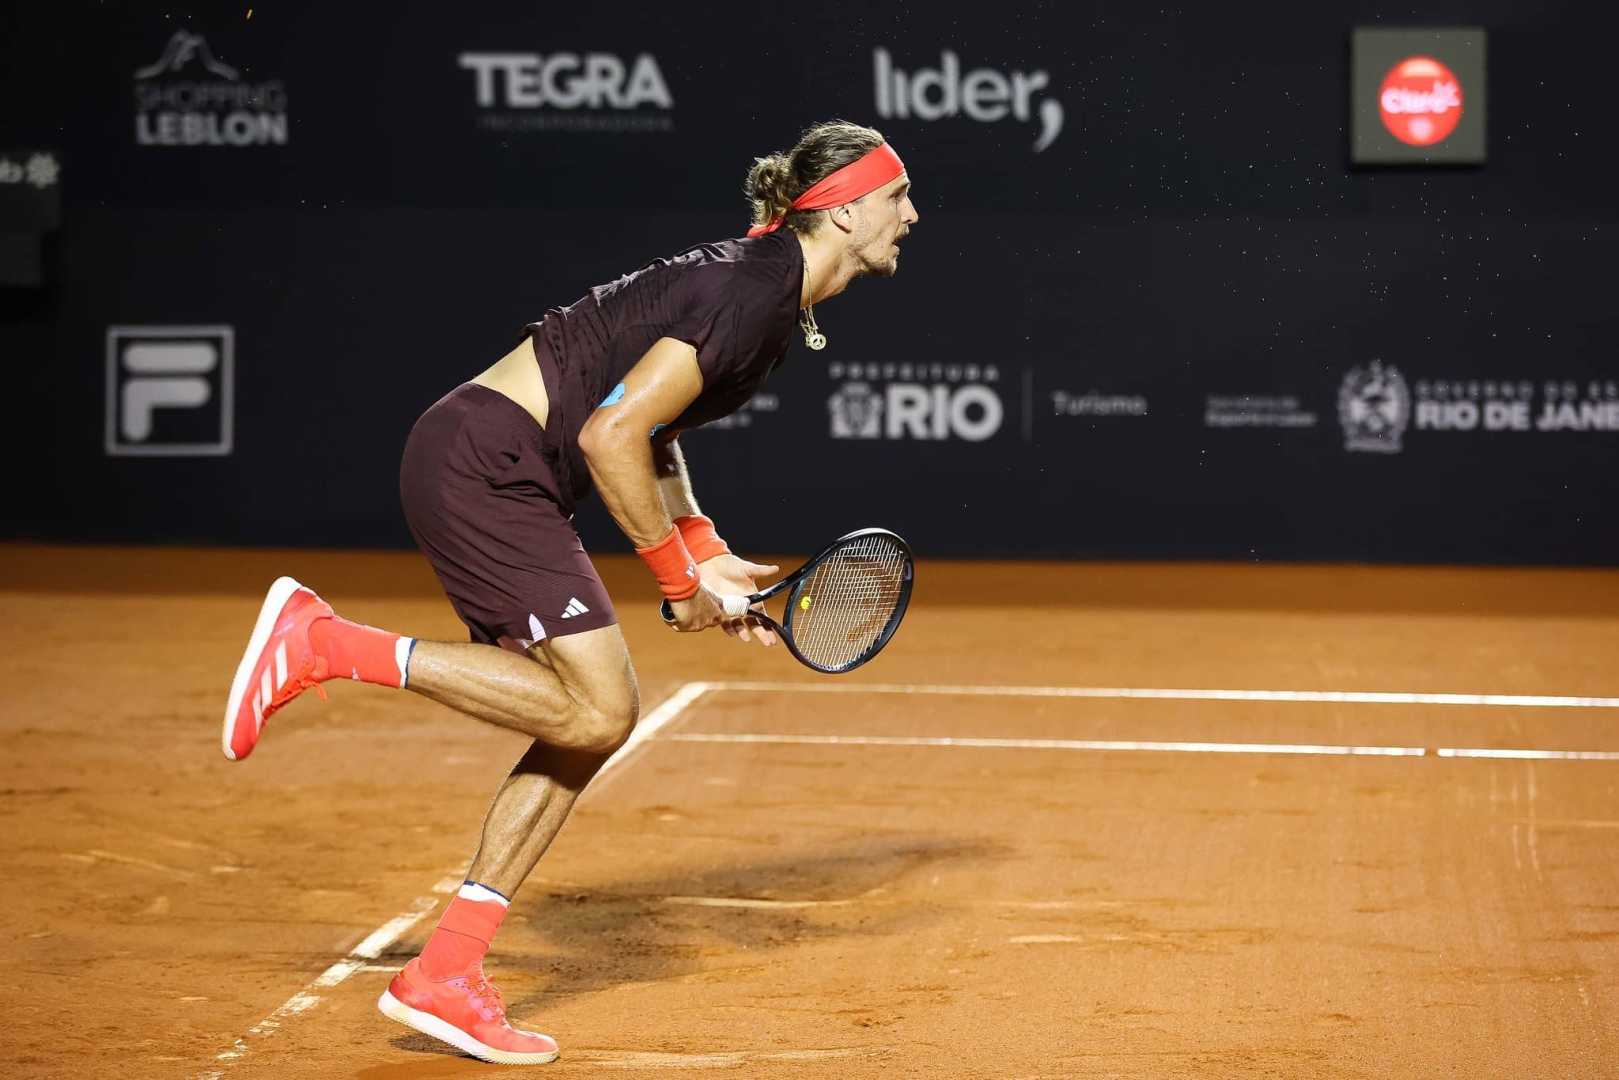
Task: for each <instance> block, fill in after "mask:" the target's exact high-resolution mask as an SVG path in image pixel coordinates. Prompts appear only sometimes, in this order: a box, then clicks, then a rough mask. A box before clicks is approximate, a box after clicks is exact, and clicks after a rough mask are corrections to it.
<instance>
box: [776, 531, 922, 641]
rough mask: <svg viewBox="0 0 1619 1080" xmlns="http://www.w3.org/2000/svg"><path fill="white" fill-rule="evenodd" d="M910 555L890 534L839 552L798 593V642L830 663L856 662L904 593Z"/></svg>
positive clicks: (881, 631) (795, 623)
mask: <svg viewBox="0 0 1619 1080" xmlns="http://www.w3.org/2000/svg"><path fill="white" fill-rule="evenodd" d="M908 565H909V558H908V555H907V553H906V552H905V550H904V549H903V548H902V547H901V546H900V545H898V544H896V543H895V542H894V541H893V540H892V539H891V538H889V537H886V536H866V537H861V538H859V539H858V540H854V541H852V542H851V543H850V544H849V545H848V546H847V547H845V548H843V549H842V550H840V551H838V552H836V553H834V554H833V555H832V556H831V557H830V558H828V559H827V560H826V561H825V562H823V563H822V564H821V565H820V566H818V567H816V568H815V570H814V571H813V572H812V573H811V574H810V576H809V578H808V579H807V580H806V582H805V583H804V585H802V586H801V587H800V588H799V590H798V593H797V595H798V596H799V597H800V599H799V601H798V604H799V610H798V611H796V612H795V613H794V619H793V642H794V644H796V645H797V646H798V649H799V651H800V652H802V653H803V654H804V656H805V658H806V659H808V660H810V661H811V662H812V663H815V664H817V665H819V666H822V667H826V668H833V669H836V668H840V667H844V666H847V665H849V664H852V663H854V662H855V661H856V660H859V659H860V658H862V657H863V656H865V655H866V654H867V653H868V652H869V651H870V650H871V649H872V648H874V647H875V646H876V645H877V644H878V643H879V642H880V641H881V640H882V637H883V634H884V632H885V631H886V630H887V629H888V626H889V623H890V621H891V620H892V619H893V617H894V615H895V612H896V611H897V609H898V607H899V604H900V601H901V599H902V598H903V596H904V594H905V589H904V584H905V580H906V569H907V567H908Z"/></svg>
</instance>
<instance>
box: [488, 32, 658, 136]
mask: <svg viewBox="0 0 1619 1080" xmlns="http://www.w3.org/2000/svg"><path fill="white" fill-rule="evenodd" d="M456 62H457V64H458V65H459V66H460V67H461V68H463V69H465V70H466V71H468V72H470V92H471V97H472V99H473V101H475V102H476V104H477V106H478V127H479V128H480V129H482V130H484V131H494V132H501V133H513V132H548V131H611V132H659V131H673V130H674V126H675V125H674V107H675V101H674V96H673V95H672V94H671V93H670V92H669V83H668V80H667V79H665V78H664V74H663V69H662V68H661V67H659V66H658V60H657V57H655V56H653V55H652V54H651V53H638V54H636V55H633V56H630V55H619V54H617V53H611V52H584V53H578V52H569V51H566V50H564V51H558V52H552V53H519V52H463V53H461V54H460V55H459V56H457V58H456Z"/></svg>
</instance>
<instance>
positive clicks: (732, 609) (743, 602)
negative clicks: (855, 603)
mask: <svg viewBox="0 0 1619 1080" xmlns="http://www.w3.org/2000/svg"><path fill="white" fill-rule="evenodd" d="M868 536H881V537H884V538H886V539H888V540H891V541H893V542H894V543H895V544H896V545H897V546H898V547H899V549H900V551H901V552H903V553H904V555H905V561H904V564H903V565H904V574H903V577H902V578H901V580H900V585H899V602H898V603H896V604H895V605H894V610H893V611H892V612H891V613H890V614H889V616H888V622H887V625H885V626H884V627H883V632H882V633H881V634H880V635H879V636H878V638H877V640H876V641H875V642H874V643H873V644H872V646H871V648H870V649H868V650H867V651H866V652H865V653H864V654H863V655H861V656H860V657H858V658H857V659H856V660H854V661H853V662H852V663H849V664H846V665H844V666H842V667H824V666H822V665H821V664H817V663H815V662H814V661H813V660H810V659H809V658H808V657H806V656H805V655H804V654H803V653H802V652H800V651H799V649H798V645H797V643H795V642H794V641H793V613H794V612H795V611H797V610H798V593H797V588H798V586H799V585H801V584H803V583H804V582H805V581H808V580H809V577H810V575H811V574H813V573H814V572H815V571H816V569H817V568H818V567H820V566H821V564H822V563H824V562H826V561H827V560H828V559H830V558H831V557H832V556H833V555H835V554H837V553H838V552H839V551H840V550H842V549H843V548H845V547H848V546H849V545H850V544H852V543H853V542H854V541H857V540H861V539H864V538H865V537H868ZM915 583H916V559H915V557H914V556H913V555H912V554H911V545H910V544H907V543H906V542H905V538H904V537H902V536H900V535H899V534H898V533H895V532H890V531H889V530H887V529H878V528H866V529H856V530H854V531H853V532H848V533H844V534H843V535H842V536H840V537H838V538H837V539H836V540H834V541H832V542H831V543H830V544H827V545H826V546H825V547H823V548H822V549H821V550H820V551H818V552H816V553H815V555H814V556H813V557H811V558H810V560H809V561H808V562H806V563H805V564H804V565H803V566H800V567H799V568H798V569H797V570H794V571H793V572H792V573H790V574H788V575H787V576H786V577H784V578H782V579H781V580H780V581H778V582H775V583H774V584H772V585H770V586H769V587H767V588H764V589H761V590H759V591H758V592H756V593H754V594H753V595H751V596H727V597H725V598H724V600H725V609H726V614H728V615H730V616H731V617H733V618H741V617H744V616H746V617H747V618H750V619H754V620H757V621H758V622H760V623H763V624H764V625H765V626H766V627H768V628H769V629H771V630H774V631H775V632H776V636H777V637H779V638H781V641H782V644H784V645H786V646H787V651H788V652H790V653H792V654H793V658H794V659H796V660H797V661H798V662H799V663H801V664H803V665H804V666H805V667H807V668H812V669H814V670H815V671H820V672H824V673H825V674H828V675H842V674H843V673H845V672H848V671H853V670H854V669H855V668H857V667H859V666H860V665H862V664H864V663H866V662H867V661H868V660H870V659H871V658H872V657H874V656H876V655H877V654H878V653H880V652H882V651H883V649H884V648H885V647H886V646H887V645H888V641H889V639H890V638H892V637H893V636H894V634H895V633H896V632H897V631H898V630H899V624H900V623H901V622H902V621H903V620H904V618H905V609H906V608H907V607H909V606H910V603H911V588H912V586H913V585H915ZM782 592H787V593H789V595H788V597H787V609H786V613H785V614H784V615H783V616H782V618H781V621H780V622H778V621H777V620H776V619H775V618H774V617H772V616H771V615H770V614H769V613H768V612H766V611H765V610H764V609H763V608H760V609H757V610H755V608H754V605H755V604H762V603H764V601H766V600H769V599H770V598H772V597H774V596H776V595H777V594H779V593H782ZM661 614H662V615H663V621H664V622H666V623H673V622H674V621H675V613H674V609H673V608H671V607H670V606H669V601H667V600H665V601H664V602H663V606H662V608H661Z"/></svg>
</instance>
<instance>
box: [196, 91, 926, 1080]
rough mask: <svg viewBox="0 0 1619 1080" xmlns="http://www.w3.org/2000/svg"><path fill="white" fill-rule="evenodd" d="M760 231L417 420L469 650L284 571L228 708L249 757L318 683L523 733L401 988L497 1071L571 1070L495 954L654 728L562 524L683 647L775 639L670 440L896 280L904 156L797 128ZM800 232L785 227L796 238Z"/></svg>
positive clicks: (417, 508)
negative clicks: (606, 524) (634, 579)
mask: <svg viewBox="0 0 1619 1080" xmlns="http://www.w3.org/2000/svg"><path fill="white" fill-rule="evenodd" d="M743 190H744V191H745V193H746V194H747V197H748V200H749V202H750V203H751V205H752V210H753V220H754V223H755V224H754V226H753V228H751V229H750V230H748V235H747V238H745V239H737V240H722V241H719V242H717V243H711V244H701V245H698V246H697V247H694V248H691V249H689V250H687V251H684V252H681V253H680V254H678V255H676V256H674V257H673V258H669V259H657V260H654V261H653V262H651V263H649V264H647V265H646V266H644V267H642V268H641V269H639V270H637V271H635V272H634V273H631V274H628V275H626V276H624V277H621V278H619V279H618V280H616V281H613V282H610V283H608V284H606V285H601V286H598V287H597V288H594V289H592V290H590V292H589V293H588V294H587V295H586V296H584V297H583V298H581V299H580V300H579V301H578V302H577V303H574V304H572V305H570V306H568V307H565V308H553V309H551V310H549V311H547V312H546V313H545V317H544V318H543V319H541V320H540V321H539V322H536V323H531V324H529V325H528V326H527V327H525V328H524V329H525V332H524V334H523V336H522V340H521V341H519V342H518V344H517V347H516V348H514V349H513V350H512V351H511V352H510V353H508V354H507V355H506V356H505V357H503V358H502V359H500V360H499V361H497V362H496V363H495V364H494V365H493V366H491V367H490V368H488V369H487V370H485V371H484V372H483V373H482V374H481V375H479V376H478V377H477V378H475V379H473V380H472V381H471V382H468V383H465V384H463V385H461V386H459V387H457V388H456V389H454V390H452V391H451V392H450V393H449V394H448V395H446V396H445V397H444V398H442V399H440V400H439V401H438V402H437V403H436V404H435V405H433V407H432V408H430V409H428V410H427V412H426V413H424V414H423V415H422V417H421V418H420V419H419V420H418V421H417V422H416V425H415V427H414V429H413V430H412V431H411V433H410V438H409V440H408V441H407V442H406V444H405V453H404V461H403V464H402V466H401V469H400V479H399V486H400V495H401V498H402V500H403V503H404V509H405V517H406V519H407V521H408V522H409V524H410V529H411V532H412V534H413V535H414V536H415V538H416V542H417V544H418V545H419V546H420V547H421V550H422V553H423V554H424V555H426V556H427V559H428V561H429V562H431V563H432V565H433V570H434V571H435V572H436V573H437V574H438V579H439V582H440V583H441V584H442V585H443V587H444V591H445V593H446V594H447V595H448V596H449V599H450V603H451V604H452V605H453V606H454V608H455V611H456V614H457V615H459V616H460V617H461V621H462V622H464V623H465V624H466V626H467V629H468V630H469V631H470V634H471V638H472V640H471V642H470V643H456V642H446V641H420V640H417V639H413V638H408V637H404V636H402V635H399V634H395V633H391V632H389V631H386V630H380V629H377V628H375V627H371V626H362V625H360V624H357V623H353V622H350V621H348V620H346V619H343V618H341V617H339V616H337V615H336V614H334V613H333V611H332V608H331V606H330V605H328V604H327V603H326V602H325V601H323V600H322V599H321V598H320V597H319V596H317V595H316V594H315V593H314V592H313V591H311V590H310V589H308V588H306V587H304V586H303V585H300V584H299V583H298V582H296V581H294V580H292V579H291V578H285V577H284V578H280V579H278V580H277V581H276V582H275V584H274V585H272V586H271V588H270V592H269V595H268V596H266V598H265V601H264V605H263V607H262V608H261V609H260V612H259V616H258V621H257V623H256V624H255V625H254V628H253V633H252V636H251V637H250V639H249V641H248V645H247V650H246V652H245V653H244V655H243V657H242V662H241V666H240V667H238V669H237V671H236V678H235V681H234V682H233V683H232V685H231V693H230V699H229V702H228V704H227V706H226V710H225V725H224V750H225V756H226V757H228V758H230V759H232V760H240V759H242V758H245V757H246V756H247V755H248V754H250V753H251V752H252V751H253V748H254V746H255V745H256V744H257V743H258V741H259V738H260V737H261V735H262V729H263V726H264V722H265V721H266V720H267V719H268V718H269V717H270V716H271V715H272V714H274V713H275V711H276V710H277V709H280V708H281V707H282V706H284V705H286V704H287V702H289V701H291V700H292V699H293V698H295V697H297V696H298V695H299V694H300V693H302V692H303V691H304V690H307V689H309V688H310V687H314V686H318V685H319V684H320V683H322V682H324V681H325V680H327V679H334V678H350V679H357V680H360V681H361V682H369V683H376V684H378V685H382V686H392V687H399V688H403V689H407V690H412V691H415V692H416V693H418V694H421V695H422V696H423V697H427V698H430V699H432V700H433V701H437V702H440V703H441V704H444V705H448V706H450V707H451V708H453V709H457V710H459V711H461V712H463V713H466V714H467V715H468V716H471V717H474V718H476V719H479V720H483V721H487V722H488V723H492V724H498V725H499V726H501V727H505V728H510V729H512V730H514V731H520V732H522V733H523V734H525V735H529V736H532V737H533V739H534V742H533V744H532V745H531V746H530V747H529V749H528V751H527V752H526V753H525V754H524V755H523V757H522V758H521V760H519V761H518V762H517V764H516V766H515V767H514V768H513V769H512V772H511V775H509V776H508V777H507V778H506V781H505V783H503V784H502V785H501V787H500V790H499V791H498V792H496V794H495V798H494V802H493V804H492V805H491V806H490V808H489V811H488V814H487V815H486V816H485V818H484V823H483V835H482V839H481V842H480V843H479V845H478V850H477V853H476V854H475V855H474V857H473V860H472V866H471V870H470V873H469V875H468V879H467V882H466V884H465V885H464V886H463V887H462V888H461V890H460V892H459V894H458V895H457V896H456V897H455V898H454V899H452V900H451V902H450V904H449V906H448V908H447V909H446V910H445V912H444V916H443V918H442V919H441V920H440V922H439V924H438V928H437V929H436V930H435V931H434V932H433V935H432V936H431V937H430V938H429V939H428V941H427V945H426V947H425V948H424V949H423V950H422V954H421V955H420V956H418V957H416V958H415V959H413V960H411V961H410V963H409V964H407V965H405V968H404V970H403V971H401V972H400V973H399V974H398V975H397V976H396V977H395V978H394V980H393V982H392V983H391V984H390V985H389V987H388V989H387V991H386V992H385V993H384V994H383V995H382V997H381V999H380V1000H379V1002H378V1007H379V1008H380V1009H381V1010H382V1011H383V1012H384V1013H385V1014H386V1015H387V1016H389V1017H391V1018H393V1019H395V1020H398V1021H401V1022H402V1023H405V1024H408V1025H409V1026H411V1027H413V1028H415V1029H417V1030H418V1031H422V1032H425V1033H426V1034H429V1035H432V1036H435V1037H436V1038H439V1039H442V1040H443V1041H445V1042H447V1043H450V1044H451V1045H453V1046H456V1047H458V1048H460V1049H461V1050H464V1051H465V1052H467V1053H469V1054H472V1055H473V1056H475V1057H479V1058H482V1059H484V1060H486V1061H494V1062H502V1063H508V1064H537V1063H540V1062H545V1061H550V1060H552V1059H553V1058H555V1057H556V1056H557V1044H556V1043H555V1042H554V1041H553V1040H552V1039H551V1038H549V1037H548V1036H545V1035H540V1034H536V1033H533V1032H528V1031H523V1030H520V1029H517V1028H513V1027H512V1026H511V1025H510V1024H509V1023H507V1021H506V1018H505V1009H504V1006H503V1004H502V1002H501V998H500V994H499V992H498V991H497V990H495V988H494V987H492V986H491V985H490V984H489V982H488V980H487V979H486V978H485V976H484V973H483V957H484V955H485V953H486V952H487V951H488V949H489V943H490V941H491V940H492V939H493V938H494V936H495V932H496V930H497V929H498V928H499V927H500V923H501V919H502V918H503V916H504V915H505V913H506V908H507V905H508V904H509V903H510V902H511V897H512V896H513V895H514V894H515V893H516V891H517V888H518V886H519V885H521V884H522V882H523V880H524V879H525V878H526V877H528V875H529V873H530V871H532V870H533V869H534V866H535V863H536V862H538V861H539V858H540V856H541V855H543V854H544V853H545V850H546V848H547V847H548V846H549V845H550V843H551V841H552V839H553V838H555V836H556V834H557V830H558V829H560V828H561V827H562V822H563V820H564V819H565V818H566V817H567V816H568V811H569V810H570V809H571V808H572V806H573V803H574V800H575V799H576V798H578V796H579V792H580V791H581V790H583V788H584V786H585V785H586V784H587V783H589V781H590V779H591V777H592V776H594V775H595V774H596V772H597V770H598V769H600V768H601V765H602V763H603V762H604V761H605V760H606V759H607V757H608V755H610V754H611V753H612V752H613V751H614V750H615V749H616V748H617V747H619V746H620V745H622V744H623V742H624V741H625V739H627V738H628V737H629V734H630V730H631V728H632V727H633V726H634V725H635V721H636V718H637V716H638V714H639V710H640V701H639V693H638V690H637V686H636V678H635V671H634V668H633V667H632V666H631V664H630V657H629V653H628V651H627V650H626V648H625V644H624V637H623V634H622V633H621V632H620V630H619V627H618V624H617V619H616V617H615V616H614V614H613V604H612V601H611V600H610V599H609V598H608V595H607V592H606V590H605V589H604V588H603V586H602V582H601V578H600V577H599V576H598V575H597V573H596V570H595V567H594V566H592V565H591V561H590V557H589V556H588V555H587V554H586V553H585V550H584V548H583V546H582V545H581V544H580V541H579V536H578V534H577V533H576V532H575V531H574V527H573V520H572V519H573V510H574V504H575V503H576V502H577V500H578V499H580V498H581V497H582V496H584V495H585V494H586V493H587V492H588V491H589V490H590V489H591V488H592V487H594V488H595V489H596V490H597V491H598V492H600V494H601V496H602V499H603V501H604V502H605V503H606V505H607V509H608V510H609V511H610V512H611V513H612V515H613V519H614V520H615V521H616V522H617V523H618V525H619V527H620V528H621V529H623V531H624V535H625V536H627V537H629V539H630V541H631V542H632V543H633V544H634V545H635V550H636V552H637V553H638V554H639V555H640V556H641V558H642V559H644V560H645V561H646V565H647V568H648V570H650V571H651V573H652V576H653V578H654V579H655V580H656V582H657V585H658V588H659V589H660V590H661V591H662V594H663V596H664V597H665V598H667V599H668V600H669V602H670V604H671V606H672V607H673V610H674V614H675V625H676V629H678V630H682V631H688V632H690V631H698V630H705V629H708V628H710V627H714V626H720V627H723V628H724V629H725V630H726V631H727V632H728V633H730V634H733V635H735V636H736V637H738V638H740V639H742V640H751V639H757V640H759V641H760V642H762V643H763V644H765V645H771V644H774V640H775V639H774V635H773V634H772V633H771V632H770V631H769V630H768V629H767V628H765V627H763V626H761V625H759V624H757V623H755V622H752V621H751V620H749V619H746V618H744V619H730V618H727V617H726V615H725V613H724V611H723V608H722V598H723V597H724V596H726V595H733V596H734V595H743V594H748V593H752V592H755V591H757V583H758V580H759V578H761V577H763V576H767V575H769V574H773V573H775V572H776V570H777V568H776V567H774V566H763V565H759V564H757V563H752V562H748V561H747V560H745V559H742V558H739V557H738V556H736V555H734V554H732V553H731V551H730V549H729V548H728V547H727V546H726V544H725V542H724V541H723V540H721V539H720V537H719V535H718V534H717V533H716V531H715V527H714V523H713V522H712V521H711V520H709V519H708V518H707V517H704V516H703V515H702V514H701V513H700V512H699V510H698V506H697V501H696V499H695V498H694V497H693V495H692V488H691V481H690V478H689V476H688V474H687V471H686V466H685V462H684V460H683V458H682V456H681V452H680V444H679V441H678V437H679V435H680V434H681V432H683V431H685V430H687V429H689V428H693V427H696V426H698V425H700V424H704V423H707V422H708V421H711V420H716V419H718V418H720V417H722V416H727V415H729V414H730V413H732V412H735V411H736V410H737V409H739V408H741V407H742V406H743V405H744V404H745V403H746V402H747V401H748V399H749V398H751V397H753V395H754V394H755V393H756V392H757V391H758V390H759V388H760V387H761V386H762V385H763V383H764V381H765V379H766V377H767V376H768V375H769V374H770V372H771V371H772V370H773V369H774V368H775V367H776V365H777V364H779V363H781V361H782V359H783V357H784V356H785V354H786V351H787V346H788V344H789V339H790V338H791V335H792V332H793V325H794V323H795V322H796V323H797V324H798V325H799V327H800V328H801V330H802V332H803V333H804V336H805V339H806V342H807V343H808V344H809V345H810V346H811V347H812V348H815V349H819V348H822V347H824V345H825V344H826V338H825V337H824V336H823V335H822V334H821V331H820V329H819V327H818V326H817V325H816V322H815V313H814V308H813V305H814V304H815V303H817V302H819V301H821V300H825V299H827V298H828V297H831V296H836V295H837V294H839V293H841V292H842V291H843V290H844V289H845V288H847V287H848V285H849V283H850V282H851V281H852V280H854V279H855V278H857V277H862V276H866V275H872V276H880V277H887V276H891V275H893V274H894V272H895V271H896V269H897V268H898V265H899V246H898V245H899V242H900V240H901V239H902V238H903V237H904V236H905V235H906V234H907V233H908V232H909V230H910V227H911V226H912V225H914V224H915V223H916V220H917V213H916V208H915V207H914V206H913V205H912V203H911V198H910V180H909V177H908V176H907V175H906V173H905V167H904V165H903V164H902V163H901V161H900V159H899V156H898V155H897V154H896V153H895V152H894V151H893V149H892V148H890V147H889V146H888V144H887V143H886V142H884V140H883V137H882V136H881V135H880V134H879V133H878V132H876V131H873V130H872V129H870V128H867V127H862V126H860V125H857V124H852V123H847V122H843V121H834V122H829V123H823V124H817V125H815V126H814V127H811V128H809V129H808V130H806V131H805V132H804V133H803V135H802V137H801V138H800V139H799V141H798V144H797V145H796V146H794V147H793V149H792V150H790V151H788V152H786V153H777V154H772V155H770V156H768V157H765V158H760V159H757V160H756V161H755V162H754V164H753V167H752V168H751V169H750V170H749V172H748V176H747V181H746V183H745V185H744V189H743ZM783 226H785V228H783Z"/></svg>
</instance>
